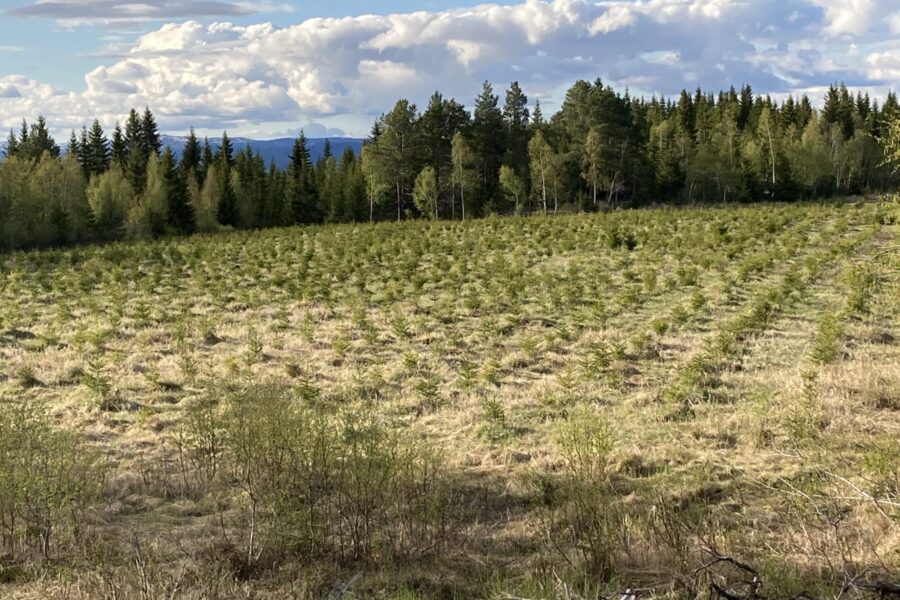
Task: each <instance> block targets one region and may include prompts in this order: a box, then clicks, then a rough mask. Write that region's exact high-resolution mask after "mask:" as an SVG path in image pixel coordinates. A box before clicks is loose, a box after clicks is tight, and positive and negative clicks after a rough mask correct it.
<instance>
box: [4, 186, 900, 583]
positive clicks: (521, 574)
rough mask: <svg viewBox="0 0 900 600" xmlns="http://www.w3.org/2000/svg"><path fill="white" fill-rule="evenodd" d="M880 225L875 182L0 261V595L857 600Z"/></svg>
mask: <svg viewBox="0 0 900 600" xmlns="http://www.w3.org/2000/svg"><path fill="white" fill-rule="evenodd" d="M898 228H900V204H898V202H897V201H896V200H892V199H885V200H878V201H876V200H872V201H860V202H843V203H831V204H777V205H756V206H746V207H743V206H723V207H719V208H691V209H671V208H670V209H646V210H634V211H619V212H612V213H606V214H595V215H572V216H557V217H521V218H513V217H509V218H489V219H485V220H476V221H466V222H439V223H427V222H424V221H418V222H404V223H399V224H391V223H385V224H376V225H332V226H322V227H300V228H289V229H273V230H266V231H261V232H228V233H221V234H213V235H204V236H193V237H187V238H172V239H162V240H157V241H147V242H136V243H130V244H126V243H115V244H109V245H105V246H88V247H81V248H75V249H66V250H54V251H43V252H30V253H11V254H4V255H0V307H2V308H0V310H2V313H0V411H2V416H0V597H3V598H60V599H63V598H65V599H73V600H80V599H87V598H110V599H113V598H116V599H122V598H141V599H151V598H152V599H156V598H197V599H199V598H205V599H209V598H222V599H225V598H330V599H333V600H336V599H338V598H368V597H377V598H403V599H413V598H497V599H501V598H507V599H511V598H525V599H538V598H547V599H557V598H559V599H562V598H567V599H578V598H597V597H598V596H599V595H601V594H602V595H615V594H621V593H623V592H624V591H625V590H626V589H629V588H630V589H632V590H637V591H638V593H639V595H640V596H642V597H653V596H657V597H668V598H693V597H715V596H718V597H722V598H741V599H743V598H747V599H749V598H773V599H774V598H790V597H793V596H796V595H797V594H800V593H802V592H805V593H806V594H807V595H808V596H809V597H813V598H823V599H824V598H832V597H837V596H841V597H844V598H847V597H872V598H875V597H877V593H878V591H879V590H881V591H884V590H886V589H888V588H887V585H888V584H898V583H900V581H898V576H897V575H898V573H900V249H898V241H897V233H898ZM616 597H618V596H616Z"/></svg>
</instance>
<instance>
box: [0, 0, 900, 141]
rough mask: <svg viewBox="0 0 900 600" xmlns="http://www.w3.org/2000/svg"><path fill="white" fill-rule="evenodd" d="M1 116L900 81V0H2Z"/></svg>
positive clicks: (215, 111)
mask: <svg viewBox="0 0 900 600" xmlns="http://www.w3.org/2000/svg"><path fill="white" fill-rule="evenodd" d="M0 13H2V14H0V126H2V127H3V128H9V127H10V126H13V125H15V124H16V123H17V122H19V121H20V120H21V119H22V118H23V117H27V118H29V119H32V118H33V117H34V116H36V114H37V113H43V114H45V115H46V116H47V118H48V119H49V120H50V123H51V125H52V126H53V127H54V129H55V130H56V131H58V132H64V131H68V129H70V128H73V127H75V128H80V127H81V125H82V124H83V123H85V122H86V121H89V120H90V119H92V118H94V117H97V118H99V119H100V120H101V122H102V123H103V124H104V125H105V126H107V127H110V126H111V125H112V124H113V123H114V122H115V121H116V120H120V119H121V118H122V117H123V116H124V114H125V113H127V111H128V109H129V108H130V107H131V106H137V107H142V106H144V105H149V106H150V107H151V108H152V109H153V110H154V112H155V113H156V114H157V117H158V120H159V122H160V125H161V127H162V128H163V129H164V130H166V131H169V132H174V133H178V132H183V131H184V130H185V129H186V128H187V127H188V126H189V125H191V124H193V125H195V126H197V127H198V128H199V129H200V130H201V131H202V132H209V133H210V134H214V133H216V132H220V131H221V130H222V129H226V128H227V129H228V130H229V132H230V133H233V134H236V135H248V136H257V137H274V136H281V135H294V134H295V133H296V132H297V131H298V130H299V129H300V128H301V127H303V128H306V129H307V130H308V131H309V132H310V133H312V134H313V135H326V134H327V135H339V134H341V133H345V134H348V135H364V134H365V133H366V131H367V130H368V128H369V125H370V123H371V121H372V119H373V118H374V117H375V116H376V115H378V114H379V113H381V112H384V111H386V110H388V109H389V108H390V106H391V104H392V103H393V102H394V101H395V100H396V99H397V98H398V97H401V96H404V97H408V98H410V99H411V100H412V101H414V102H417V103H419V104H420V105H421V104H423V103H424V102H425V101H426V100H427V97H428V96H429V95H430V93H431V92H432V91H434V90H435V89H440V90H442V91H444V92H445V94H446V95H448V96H454V97H457V98H458V99H459V100H460V101H462V102H464V103H470V102H471V100H472V99H473V98H474V96H475V95H476V94H477V92H478V91H479V88H480V82H481V81H483V80H485V79H489V80H491V81H492V82H494V83H495V86H496V88H497V91H498V92H501V93H502V89H503V88H504V87H505V86H506V85H508V84H509V82H511V81H513V80H518V81H520V82H521V83H522V85H523V87H524V89H525V91H526V93H527V94H528V95H529V96H530V98H531V99H532V100H535V99H540V100H541V101H542V103H543V104H544V106H545V109H546V110H545V112H552V111H553V110H554V108H555V107H556V106H558V104H559V102H560V99H561V97H562V95H563V94H564V91H565V89H566V88H567V87H568V86H569V85H570V84H571V83H572V82H573V81H574V80H576V79H579V78H585V79H594V78H596V77H601V78H602V79H604V80H605V81H607V82H609V83H612V84H613V85H615V86H617V87H619V88H625V87H628V88H629V89H630V90H632V92H633V93H639V94H666V95H671V94H676V93H677V92H678V91H679V90H680V89H682V88H687V89H693V88H694V87H696V86H698V85H701V86H703V87H705V88H710V89H719V88H720V87H724V86H728V85H730V84H734V85H740V84H742V83H744V82H748V83H751V84H752V85H753V86H754V88H755V89H756V90H757V91H762V92H769V93H772V94H773V95H775V96H776V97H779V98H780V97H784V96H786V95H787V94H789V93H793V94H800V93H808V94H810V96H811V97H812V99H813V100H814V101H819V99H820V98H821V95H822V93H823V88H824V87H827V85H828V84H830V83H832V82H835V81H846V82H847V84H848V85H851V86H855V87H859V88H861V89H864V90H865V91H868V92H869V93H871V94H873V95H875V96H880V95H883V94H884V93H886V91H887V90H888V89H892V88H895V87H896V86H897V83H898V81H900V2H898V1H897V0H521V1H512V0H510V1H508V2H506V3H501V4H484V3H482V2H474V1H471V0H430V1H429V0H425V1H424V2H423V1H418V2H415V1H412V0H391V1H389V2H388V1H379V0H368V1H362V0H332V1H328V2H318V1H316V2H297V1H289V0H200V1H188V0H0Z"/></svg>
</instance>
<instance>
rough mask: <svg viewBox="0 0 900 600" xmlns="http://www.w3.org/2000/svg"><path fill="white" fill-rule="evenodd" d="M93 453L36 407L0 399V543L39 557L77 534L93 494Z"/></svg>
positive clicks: (97, 471)
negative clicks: (9, 402)
mask: <svg viewBox="0 0 900 600" xmlns="http://www.w3.org/2000/svg"><path fill="white" fill-rule="evenodd" d="M102 477H103V470H102V468H101V463H100V461H99V459H98V457H97V456H96V455H95V454H94V453H93V452H91V451H89V450H88V449H87V448H85V446H84V444H83V443H82V442H81V441H80V440H79V438H78V437H77V436H76V435H75V434H73V433H70V432H65V431H61V430H58V429H56V428H54V427H53V426H52V425H51V424H50V422H49V419H48V418H47V417H46V415H44V414H43V413H42V412H41V411H40V410H39V409H38V408H36V407H34V406H30V405H25V404H19V403H13V404H6V405H4V404H0V532H2V537H0V548H2V549H3V550H4V552H5V553H6V554H7V555H8V556H10V557H12V558H13V559H16V558H17V557H21V558H26V556H24V555H26V554H28V553H38V554H39V556H41V557H43V558H44V559H45V560H46V559H50V558H51V557H53V556H54V555H55V554H57V552H58V551H59V550H60V549H62V548H63V547H64V546H66V545H67V544H71V543H72V542H74V541H75V540H77V539H78V536H79V533H80V532H81V531H82V529H83V528H84V526H85V522H86V518H87V513H88V510H89V509H90V507H91V506H92V505H93V504H94V503H95V502H96V501H97V500H98V499H99V495H100V487H101V483H102Z"/></svg>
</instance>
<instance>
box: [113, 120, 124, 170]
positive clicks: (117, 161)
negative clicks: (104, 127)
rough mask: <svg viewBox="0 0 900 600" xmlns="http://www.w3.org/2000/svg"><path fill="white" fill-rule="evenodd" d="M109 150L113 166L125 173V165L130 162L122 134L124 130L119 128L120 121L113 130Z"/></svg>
mask: <svg viewBox="0 0 900 600" xmlns="http://www.w3.org/2000/svg"><path fill="white" fill-rule="evenodd" d="M109 150H110V159H111V161H112V165H113V166H116V167H118V168H119V169H121V170H123V171H124V170H125V163H126V162H128V146H127V144H126V143H125V136H124V135H123V134H122V128H121V127H120V126H119V123H118V121H117V122H116V126H115V128H114V129H113V135H112V141H111V142H110V145H109Z"/></svg>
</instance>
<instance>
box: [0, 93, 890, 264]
mask: <svg viewBox="0 0 900 600" xmlns="http://www.w3.org/2000/svg"><path fill="white" fill-rule="evenodd" d="M898 119H900V106H898V102H897V97H896V95H894V94H893V93H891V94H889V95H888V96H887V98H886V100H885V101H884V103H883V105H881V106H879V104H878V102H875V101H872V100H871V99H870V98H869V96H868V95H863V94H861V93H856V94H853V93H852V92H851V91H850V90H848V89H847V87H846V86H844V85H843V84H841V85H839V86H838V85H833V86H831V87H830V88H829V90H828V92H827V94H826V97H825V99H824V104H823V107H822V108H821V109H816V108H814V107H813V106H812V104H811V102H810V100H809V98H808V97H806V96H804V97H802V98H800V99H794V98H793V97H788V98H787V100H786V101H784V102H783V103H781V104H778V103H777V102H775V101H773V100H772V99H771V98H770V97H769V96H756V95H754V94H753V91H752V90H751V88H750V86H744V87H743V88H741V90H740V91H736V90H735V89H734V88H732V89H730V90H728V91H725V92H720V93H718V94H711V93H705V92H703V91H702V90H700V89H698V90H697V91H696V92H695V93H694V94H690V93H688V92H687V91H684V92H682V93H681V95H680V97H679V98H678V99H677V100H672V99H658V98H655V97H654V98H651V99H649V100H647V99H644V98H637V97H632V96H630V95H629V94H628V93H627V92H625V93H624V94H623V93H619V92H617V91H616V90H614V89H613V88H612V87H610V86H607V85H604V84H603V83H602V82H601V81H599V80H597V81H595V82H593V83H590V82H586V81H579V82H577V83H575V84H574V85H573V86H572V87H571V88H570V89H569V90H568V92H567V94H566V96H565V100H564V102H563V104H562V106H561V108H560V110H559V111H558V112H557V113H556V114H554V115H553V116H552V117H551V118H549V119H545V118H544V116H543V114H542V112H541V108H540V104H539V103H535V105H534V106H533V108H530V107H529V103H528V98H527V97H526V95H525V94H524V92H523V91H522V89H521V88H520V86H519V84H518V83H513V84H512V85H511V86H510V87H509V89H508V90H507V91H506V93H505V97H504V98H503V102H502V103H501V99H500V96H499V95H498V94H495V93H494V91H493V89H492V87H491V85H490V84H489V83H488V82H485V84H484V87H483V89H482V91H481V93H480V94H479V95H478V97H477V98H476V100H475V103H474V106H473V110H472V111H471V113H470V112H469V111H467V110H466V108H465V107H464V106H463V105H462V104H460V103H459V102H457V101H455V100H453V99H446V98H444V97H443V96H442V95H441V94H440V93H435V94H434V95H433V96H432V97H431V99H430V101H429V103H428V105H427V106H426V108H425V110H423V111H419V110H418V109H417V107H416V106H415V105H414V104H412V103H410V102H409V101H407V100H400V101H398V102H397V104H396V105H395V106H394V107H393V109H392V110H391V111H390V112H388V113H386V114H384V115H382V116H381V117H380V118H378V119H377V120H376V122H375V123H374V125H373V127H372V131H371V134H370V137H369V138H368V140H367V141H366V143H365V144H364V145H363V148H362V151H361V153H360V155H359V156H356V155H355V154H354V153H353V151H352V150H349V149H348V150H346V151H345V152H343V153H342V154H341V155H340V156H334V155H333V154H332V152H331V150H330V146H326V148H325V152H324V154H323V156H322V158H321V159H319V160H318V161H315V162H313V161H312V160H311V158H310V153H309V149H308V147H307V143H306V138H305V137H304V136H303V134H302V133H301V135H300V136H299V137H298V138H297V139H296V141H295V143H294V146H293V150H292V152H291V155H290V161H289V164H288V166H287V168H286V169H283V170H281V169H278V168H277V167H276V166H275V165H274V164H269V165H267V164H265V162H264V161H263V159H262V157H261V156H259V155H258V154H254V153H253V151H252V150H251V149H250V148H249V147H247V148H244V149H240V150H236V149H235V148H234V147H233V144H232V142H231V141H230V140H229V138H228V135H227V133H226V134H224V135H223V137H222V140H221V143H220V144H219V145H218V147H217V149H216V151H215V152H213V150H212V148H211V147H210V144H209V142H208V140H203V141H201V140H200V139H198V137H197V136H196V135H195V133H194V131H193V129H192V130H191V132H190V134H189V136H188V138H187V143H186V144H185V147H184V150H183V153H182V155H181V156H180V157H176V156H175V155H174V154H173V152H172V150H171V149H170V148H168V147H165V148H164V147H163V144H162V141H161V138H160V134H159V131H158V127H157V124H156V120H155V118H154V115H153V113H152V112H151V111H150V109H146V110H145V111H144V112H143V114H141V113H139V112H137V111H135V110H132V111H131V113H130V114H129V117H128V119H127V120H126V122H125V125H124V128H123V127H121V126H120V125H119V124H116V126H115V128H114V130H113V131H112V133H111V135H109V136H107V134H106V133H105V132H104V131H103V129H102V127H101V125H100V123H99V122H97V121H96V120H95V121H94V122H93V124H92V126H91V127H90V128H87V127H85V128H83V129H82V131H81V132H80V135H79V134H76V133H75V132H73V133H72V136H71V138H70V139H69V141H68V144H67V146H66V151H65V152H61V149H60V147H59V146H58V145H57V143H56V141H55V140H54V139H53V137H52V136H51V135H50V132H49V129H48V125H47V123H46V121H45V119H44V118H43V117H38V119H37V120H36V121H35V122H34V123H32V124H31V125H29V124H28V123H26V122H24V121H23V123H22V128H21V130H20V131H19V132H15V131H11V132H10V137H9V140H8V144H7V150H6V154H5V156H4V158H3V160H2V161H0V248H5V249H15V248H31V247H45V246H52V245H63V244H72V243H79V242H86V241H104V240H113V239H122V238H142V237H151V236H158V235H165V234H186V233H192V232H195V231H214V230H217V229H220V228H222V227H234V228H243V229H253V228H262V227H274V226H286V225H292V224H298V223H331V222H348V221H369V220H385V219H405V218H420V217H426V218H445V219H460V218H469V217H477V216H482V215H486V214H490V213H513V212H516V213H523V212H535V211H541V212H555V211H559V210H572V209H580V210H597V209H601V208H607V207H613V206H623V205H628V206H641V205H646V204H657V203H693V202H752V201H757V200H776V201H791V200H799V199H809V198H824V197H830V196H835V195H844V194H856V193H863V192H867V191H878V190H886V189H889V188H892V187H893V186H894V185H895V184H896V183H897V179H896V177H895V175H894V171H893V170H892V169H891V168H890V167H889V166H887V164H886V162H887V161H886V160H885V158H886V149H885V144H886V143H887V142H883V140H884V139H885V137H886V133H887V132H888V131H889V130H891V129H892V124H896V123H897V120H898ZM894 129H896V127H894Z"/></svg>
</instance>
